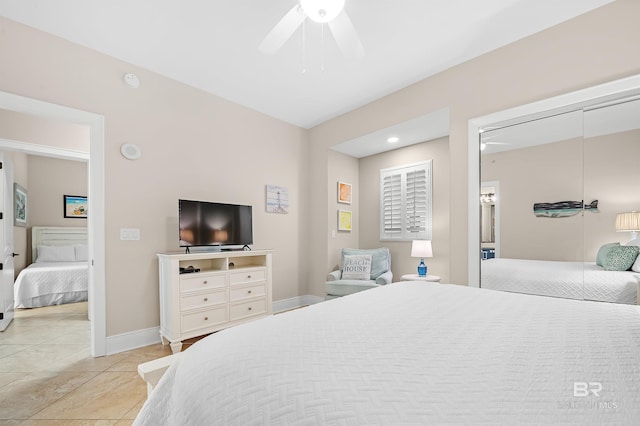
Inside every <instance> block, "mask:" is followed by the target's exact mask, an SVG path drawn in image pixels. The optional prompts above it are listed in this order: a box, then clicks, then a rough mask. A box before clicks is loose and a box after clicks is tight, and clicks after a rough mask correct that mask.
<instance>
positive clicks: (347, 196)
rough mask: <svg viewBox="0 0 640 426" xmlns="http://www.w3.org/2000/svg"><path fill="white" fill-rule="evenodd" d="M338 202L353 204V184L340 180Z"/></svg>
mask: <svg viewBox="0 0 640 426" xmlns="http://www.w3.org/2000/svg"><path fill="white" fill-rule="evenodd" d="M338 202H339V203H344V204H351V184H350V183H346V182H338Z"/></svg>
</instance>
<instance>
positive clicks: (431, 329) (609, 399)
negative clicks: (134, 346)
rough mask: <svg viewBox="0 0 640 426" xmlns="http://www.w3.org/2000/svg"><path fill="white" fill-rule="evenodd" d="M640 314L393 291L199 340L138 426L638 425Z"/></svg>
mask: <svg viewBox="0 0 640 426" xmlns="http://www.w3.org/2000/svg"><path fill="white" fill-rule="evenodd" d="M639 309H640V308H638V307H637V306H629V305H618V304H606V303H595V302H582V301H580V302H579V301H575V300H567V299H555V298H549V297H539V296H529V295H522V294H515V293H506V292H496V291H491V290H484V289H477V288H468V287H460V286H454V285H443V284H434V283H425V282H404V283H396V284H391V285H387V286H383V287H380V288H377V289H372V290H367V291H364V292H360V293H357V294H353V295H350V296H346V297H342V298H339V299H334V300H331V301H327V302H323V303H320V304H317V305H313V306H310V307H307V308H303V309H298V310H295V311H291V312H288V313H284V314H280V315H275V316H272V317H269V318H266V319H263V320H259V321H255V322H251V323H248V324H244V325H240V326H237V327H234V328H231V329H227V330H223V331H220V332H218V333H216V334H214V335H211V336H209V337H207V338H205V339H203V340H201V341H200V342H198V343H196V344H195V345H193V346H192V347H191V348H189V349H187V350H186V352H184V353H183V354H182V356H181V357H179V358H178V359H177V361H176V362H175V363H174V364H173V365H171V367H170V368H169V370H167V372H166V373H165V375H164V377H162V379H161V380H160V382H159V384H158V386H157V387H156V388H155V390H154V391H153V392H152V394H151V396H150V398H149V399H148V400H147V402H146V403H145V405H144V406H143V408H142V410H141V412H140V414H139V415H138V417H137V419H136V420H135V422H134V424H135V425H154V426H155V425H191V426H193V425H225V426H232V425H243V426H246V425H256V426H258V425H400V424H402V425H426V424H468V425H480V424H504V425H515V424H523V423H527V424H545V425H548V424H558V423H564V424H579V425H585V424H593V425H596V424H597V425H603V424H616V425H625V424H626V425H637V424H638V420H639V419H640V311H639ZM575 383H577V385H574V384H575ZM582 383H584V384H585V385H586V386H587V388H586V389H587V392H588V393H589V396H581V395H582V394H583V393H584V389H585V388H584V386H585V385H583V384H582ZM589 383H591V384H589ZM574 386H576V388H575V389H574ZM600 387H601V389H600ZM599 389H600V390H599ZM598 390H599V392H598V394H599V396H595V395H593V393H592V391H598ZM574 392H576V393H577V396H576V395H574Z"/></svg>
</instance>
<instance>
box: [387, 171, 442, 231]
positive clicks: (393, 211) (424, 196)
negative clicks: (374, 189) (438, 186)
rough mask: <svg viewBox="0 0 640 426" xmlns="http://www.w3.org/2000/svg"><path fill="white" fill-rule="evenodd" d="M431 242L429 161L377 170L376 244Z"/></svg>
mask: <svg viewBox="0 0 640 426" xmlns="http://www.w3.org/2000/svg"><path fill="white" fill-rule="evenodd" d="M430 239H431V160H429V161H425V162H422V163H416V164H410V165H407V166H401V167H397V168H391V169H383V170H380V240H381V241H385V240H386V241H394V240H395V241H410V240H430Z"/></svg>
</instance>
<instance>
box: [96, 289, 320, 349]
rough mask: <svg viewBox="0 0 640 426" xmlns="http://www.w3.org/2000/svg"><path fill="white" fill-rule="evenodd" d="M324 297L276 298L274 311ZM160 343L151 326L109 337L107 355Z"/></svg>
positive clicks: (155, 329)
mask: <svg viewBox="0 0 640 426" xmlns="http://www.w3.org/2000/svg"><path fill="white" fill-rule="evenodd" d="M323 301H324V298H322V297H320V296H314V295H311V294H305V295H303V296H296V297H292V298H290V299H283V300H276V301H275V302H273V313H274V314H277V313H280V312H284V311H288V310H291V309H295V308H299V307H301V306H308V305H313V304H315V303H319V302H323ZM156 343H160V327H151V328H147V329H144V330H137V331H131V332H129V333H122V334H117V335H115V336H108V337H107V355H113V354H117V353H119V352H126V351H130V350H132V349H138V348H142V347H144V346H149V345H155V344H156Z"/></svg>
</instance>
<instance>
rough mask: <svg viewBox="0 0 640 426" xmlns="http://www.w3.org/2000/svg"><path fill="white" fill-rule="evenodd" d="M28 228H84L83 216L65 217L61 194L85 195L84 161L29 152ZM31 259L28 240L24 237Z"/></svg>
mask: <svg viewBox="0 0 640 426" xmlns="http://www.w3.org/2000/svg"><path fill="white" fill-rule="evenodd" d="M27 170H28V176H29V178H28V180H29V205H30V210H29V229H30V228H31V227H33V226H78V227H86V226H87V219H83V218H65V217H64V214H63V207H62V206H63V196H64V195H82V196H86V195H87V182H88V180H87V163H86V162H84V161H72V160H61V159H58V158H49V157H41V156H37V155H29V156H28V160H27ZM27 249H28V251H29V253H28V258H29V260H30V261H32V259H31V240H30V239H28V244H27Z"/></svg>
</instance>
